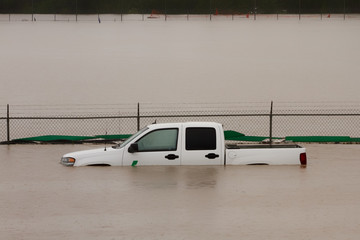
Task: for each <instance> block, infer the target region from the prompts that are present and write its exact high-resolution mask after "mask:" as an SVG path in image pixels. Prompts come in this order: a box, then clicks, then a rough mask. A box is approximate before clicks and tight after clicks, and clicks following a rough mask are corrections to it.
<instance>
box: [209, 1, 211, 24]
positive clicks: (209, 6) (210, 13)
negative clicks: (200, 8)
mask: <svg viewBox="0 0 360 240" xmlns="http://www.w3.org/2000/svg"><path fill="white" fill-rule="evenodd" d="M209 16H210V21H211V0H210V1H209Z"/></svg>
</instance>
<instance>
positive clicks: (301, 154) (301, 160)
mask: <svg viewBox="0 0 360 240" xmlns="http://www.w3.org/2000/svg"><path fill="white" fill-rule="evenodd" d="M300 163H301V165H306V163H307V161H306V153H300Z"/></svg>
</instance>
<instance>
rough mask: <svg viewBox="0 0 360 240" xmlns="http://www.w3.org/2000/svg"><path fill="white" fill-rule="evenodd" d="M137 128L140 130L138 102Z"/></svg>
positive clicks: (138, 106)
mask: <svg viewBox="0 0 360 240" xmlns="http://www.w3.org/2000/svg"><path fill="white" fill-rule="evenodd" d="M137 130H138V131H139V130H140V103H138V105H137Z"/></svg>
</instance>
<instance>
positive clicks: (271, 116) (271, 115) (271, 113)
mask: <svg viewBox="0 0 360 240" xmlns="http://www.w3.org/2000/svg"><path fill="white" fill-rule="evenodd" d="M272 120H273V101H271V107H270V136H269V140H270V145H271V144H272Z"/></svg>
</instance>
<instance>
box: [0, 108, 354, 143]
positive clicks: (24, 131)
mask: <svg viewBox="0 0 360 240" xmlns="http://www.w3.org/2000/svg"><path fill="white" fill-rule="evenodd" d="M0 111H1V114H0V142H4V141H8V140H14V139H19V138H28V137H34V136H43V135H70V136H95V135H105V134H109V135H112V134H114V135H116V134H132V133H135V132H136V131H137V130H138V129H139V128H142V127H144V126H146V125H148V124H151V123H154V122H156V123H165V122H190V121H213V122H219V123H221V124H223V126H224V129H225V130H233V131H237V132H240V133H243V134H245V135H247V136H270V129H271V131H272V136H273V137H285V136H349V137H357V138H359V137H360V128H359V123H360V103H282V102H278V103H274V104H273V109H271V103H269V102H257V103H221V104H215V103H213V104H209V103H208V104H205V103H203V104H193V103H192V104H189V103H184V104H178V103H177V104H175V103H174V104H148V103H142V104H122V105H72V106H65V105H58V106H47V105H42V106H29V105H11V106H1V107H0Z"/></svg>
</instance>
